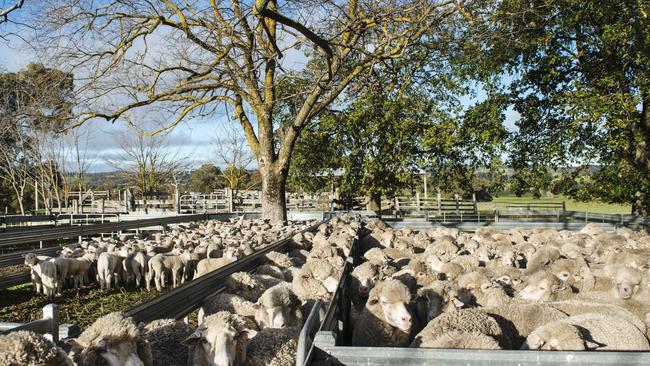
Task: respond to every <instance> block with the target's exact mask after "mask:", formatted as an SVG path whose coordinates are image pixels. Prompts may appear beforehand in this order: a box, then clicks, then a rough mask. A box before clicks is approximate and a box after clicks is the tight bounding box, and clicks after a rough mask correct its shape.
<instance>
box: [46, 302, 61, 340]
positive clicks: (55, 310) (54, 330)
mask: <svg viewBox="0 0 650 366" xmlns="http://www.w3.org/2000/svg"><path fill="white" fill-rule="evenodd" d="M43 319H47V320H49V321H50V322H49V323H50V327H49V331H50V334H51V335H50V334H46V335H45V338H48V339H49V340H51V341H52V342H54V343H56V342H58V341H59V305H57V304H47V305H45V306H44V307H43Z"/></svg>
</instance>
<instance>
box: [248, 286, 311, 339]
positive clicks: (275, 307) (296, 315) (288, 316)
mask: <svg viewBox="0 0 650 366" xmlns="http://www.w3.org/2000/svg"><path fill="white" fill-rule="evenodd" d="M301 305H302V303H301V301H300V300H299V299H298V297H297V296H296V295H295V294H294V293H293V291H291V288H289V284H288V283H286V282H283V283H280V284H277V285H275V286H273V287H271V288H269V289H268V290H266V291H264V293H263V294H262V296H260V298H259V299H258V300H257V303H256V304H255V308H256V312H255V321H256V322H257V324H258V325H259V326H260V328H262V329H264V328H285V327H300V326H301V325H302V312H301V310H300V306H301Z"/></svg>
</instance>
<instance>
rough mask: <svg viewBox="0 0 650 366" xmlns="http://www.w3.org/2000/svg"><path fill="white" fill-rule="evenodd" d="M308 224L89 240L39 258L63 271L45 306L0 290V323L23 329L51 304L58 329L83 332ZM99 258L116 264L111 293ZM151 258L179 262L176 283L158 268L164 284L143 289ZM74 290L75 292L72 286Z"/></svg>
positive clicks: (23, 293) (239, 223) (221, 226)
mask: <svg viewBox="0 0 650 366" xmlns="http://www.w3.org/2000/svg"><path fill="white" fill-rule="evenodd" d="M309 224H310V223H309V222H299V221H296V222H290V223H288V224H287V225H272V224H269V223H267V222H266V221H264V220H244V219H243V218H241V217H239V218H233V219H231V220H230V221H217V220H208V221H205V222H200V223H187V224H180V225H177V226H176V227H173V228H167V229H166V230H165V231H164V232H150V233H140V234H123V235H119V236H117V237H115V238H101V237H93V238H89V240H86V241H83V242H81V243H78V244H68V245H65V246H63V247H62V249H61V250H60V252H59V255H58V256H57V257H54V258H49V257H45V258H43V259H45V260H47V261H52V262H55V263H57V264H60V266H59V267H57V269H59V270H62V271H63V273H62V275H61V276H62V277H63V278H62V279H61V280H60V281H59V283H60V288H57V294H56V296H54V299H53V300H52V301H48V299H47V298H46V296H45V295H43V294H42V293H37V292H36V287H35V286H34V284H32V283H28V284H24V285H19V286H15V287H10V288H7V289H4V290H0V321H4V322H19V323H28V322H30V321H33V320H36V319H39V318H40V316H41V309H42V307H43V306H44V305H46V304H48V303H52V302H53V303H56V304H59V305H61V312H60V316H61V319H60V321H61V323H69V324H75V325H77V326H79V327H80V328H81V329H83V328H85V327H87V326H88V325H90V324H91V323H92V322H93V321H94V320H95V319H96V318H97V317H99V316H101V315H104V314H107V313H110V312H113V311H120V310H127V309H129V308H131V307H133V306H135V305H138V304H140V303H143V302H146V301H149V300H151V299H153V298H155V297H157V296H160V295H162V294H163V293H165V292H167V291H168V290H170V289H171V288H172V286H173V285H174V284H175V285H179V284H180V283H182V282H186V281H191V280H192V279H193V278H194V277H195V270H196V266H197V264H198V262H200V261H201V260H202V259H204V258H220V257H221V256H223V255H224V253H227V254H225V255H232V256H235V257H237V256H238V257H242V256H244V255H246V254H250V253H252V252H253V251H256V250H259V249H261V248H263V247H265V246H267V245H269V244H270V243H273V242H275V241H277V240H279V239H282V238H286V237H289V236H291V235H292V234H293V233H294V232H298V231H300V230H302V229H304V228H305V227H306V226H307V225H309ZM102 253H110V254H111V255H112V257H114V258H116V259H117V261H118V262H119V263H116V265H115V266H113V267H111V268H109V272H110V274H111V275H112V278H110V283H111V284H112V287H113V288H111V289H110V290H108V289H106V290H102V289H101V288H100V282H99V281H98V273H97V272H98V271H97V259H98V258H99V257H100V256H101V254H102ZM37 257H39V258H40V257H42V256H37ZM154 257H156V258H158V257H164V258H169V257H173V258H174V259H175V258H178V262H179V263H180V264H181V268H180V277H179V278H177V279H178V281H173V278H172V277H171V276H170V273H169V271H167V268H163V269H162V270H163V273H159V276H158V277H157V278H155V280H158V281H163V283H164V285H162V286H161V288H160V289H156V286H153V284H154V278H150V283H151V285H152V286H151V287H152V288H151V290H148V289H146V287H147V284H148V283H149V282H148V281H147V280H148V278H147V275H148V274H149V273H148V272H147V270H148V268H146V265H147V261H148V260H149V259H150V258H154ZM142 261H144V263H143V262H142ZM143 267H144V268H143ZM25 269H29V267H28V266H26V265H23V264H21V265H16V266H11V268H9V267H7V268H6V269H5V271H4V272H3V274H10V273H15V272H19V271H22V270H25ZM138 275H139V276H138ZM75 276H76V277H75ZM138 278H139V279H140V280H139V281H138ZM32 280H34V274H32ZM175 282H178V283H175ZM77 284H80V286H75V285H77ZM75 287H77V288H75ZM195 315H196V314H193V316H195Z"/></svg>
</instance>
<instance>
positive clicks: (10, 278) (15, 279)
mask: <svg viewBox="0 0 650 366" xmlns="http://www.w3.org/2000/svg"><path fill="white" fill-rule="evenodd" d="M29 281H31V276H30V275H29V271H25V272H18V273H13V274H10V275H7V276H3V277H0V290H4V289H6V288H8V287H13V286H18V285H22V284H23V283H28V282H29Z"/></svg>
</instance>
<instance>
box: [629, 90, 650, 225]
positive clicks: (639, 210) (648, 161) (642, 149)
mask: <svg viewBox="0 0 650 366" xmlns="http://www.w3.org/2000/svg"><path fill="white" fill-rule="evenodd" d="M639 130H640V132H641V139H640V140H641V141H640V142H637V146H636V165H637V166H638V168H639V169H640V170H641V172H643V174H644V175H645V177H646V180H650V92H647V91H642V92H641V114H640V116H639ZM634 196H635V197H634V200H633V202H632V214H635V215H639V216H648V214H649V213H650V196H648V192H645V191H644V190H642V189H640V190H638V191H637V192H636V193H635V195H634Z"/></svg>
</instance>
